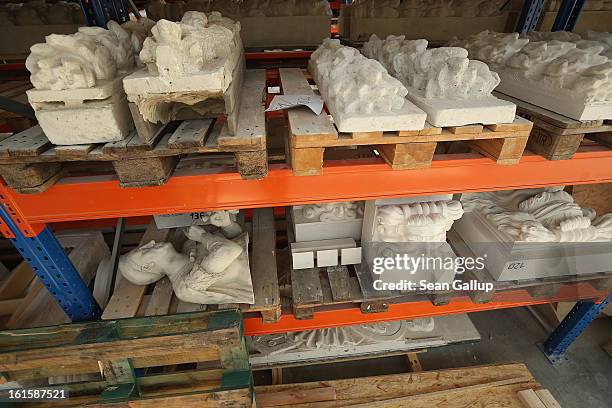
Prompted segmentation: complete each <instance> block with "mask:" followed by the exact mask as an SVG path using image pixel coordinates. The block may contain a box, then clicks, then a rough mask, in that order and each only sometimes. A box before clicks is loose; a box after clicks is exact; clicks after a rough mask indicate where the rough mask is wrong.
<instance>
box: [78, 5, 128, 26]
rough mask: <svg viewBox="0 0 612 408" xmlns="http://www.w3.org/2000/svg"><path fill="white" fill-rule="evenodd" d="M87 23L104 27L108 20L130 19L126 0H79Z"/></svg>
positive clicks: (122, 20)
mask: <svg viewBox="0 0 612 408" xmlns="http://www.w3.org/2000/svg"><path fill="white" fill-rule="evenodd" d="M79 4H80V5H81V10H82V11H83V14H85V18H86V19H87V24H89V25H97V26H99V27H103V28H106V24H107V23H108V22H109V20H115V21H117V22H118V23H125V22H126V21H129V19H130V6H129V3H128V1H127V0H79Z"/></svg>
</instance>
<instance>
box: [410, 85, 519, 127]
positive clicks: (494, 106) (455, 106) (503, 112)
mask: <svg viewBox="0 0 612 408" xmlns="http://www.w3.org/2000/svg"><path fill="white" fill-rule="evenodd" d="M407 98H409V99H410V100H411V101H412V102H414V104H415V105H416V106H418V107H419V108H421V109H423V110H424V111H425V112H427V122H429V123H430V124H432V125H433V126H438V127H445V126H465V125H472V124H476V123H482V124H483V125H491V124H494V123H512V122H513V121H514V116H515V114H516V105H515V104H513V103H512V102H508V101H504V100H501V99H497V98H496V97H494V96H491V95H487V96H484V97H482V98H478V99H466V100H450V99H425V98H422V97H420V96H418V95H414V94H410V93H409V94H408V96H407Z"/></svg>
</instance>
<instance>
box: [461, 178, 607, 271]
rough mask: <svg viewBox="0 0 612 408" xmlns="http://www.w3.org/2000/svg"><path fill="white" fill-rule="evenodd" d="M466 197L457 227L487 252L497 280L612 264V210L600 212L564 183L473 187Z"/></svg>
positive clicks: (476, 247)
mask: <svg viewBox="0 0 612 408" xmlns="http://www.w3.org/2000/svg"><path fill="white" fill-rule="evenodd" d="M461 200H462V202H463V204H464V207H465V209H466V214H465V216H464V217H463V218H462V219H461V220H459V221H458V222H457V223H455V225H454V227H453V228H454V229H455V230H456V232H457V233H458V234H459V235H460V236H461V238H462V239H463V240H464V241H465V243H466V244H467V245H468V246H469V247H470V249H471V250H472V252H473V253H474V254H476V255H477V256H484V254H485V253H486V254H487V256H486V257H485V260H484V263H485V265H486V268H487V269H488V271H489V273H490V274H491V276H493V277H494V278H495V279H497V280H501V281H505V280H515V279H533V278H543V277H550V276H563V275H575V274H589V273H598V272H605V271H607V270H609V265H610V263H611V262H612V214H605V215H603V216H601V217H596V214H595V212H594V211H593V210H592V209H589V208H582V207H580V206H579V205H578V204H576V203H575V202H574V200H573V198H572V197H571V195H569V194H568V193H567V192H565V191H563V190H562V188H552V187H551V188H546V189H528V190H515V191H503V192H502V191H499V192H489V193H472V194H464V196H463V197H462V199H461ZM517 262H518V263H517ZM517 265H518V266H520V267H517Z"/></svg>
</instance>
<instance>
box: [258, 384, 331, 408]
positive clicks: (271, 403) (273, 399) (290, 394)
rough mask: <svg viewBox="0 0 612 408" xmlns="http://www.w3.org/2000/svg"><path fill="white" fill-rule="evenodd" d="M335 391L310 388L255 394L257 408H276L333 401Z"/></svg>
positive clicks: (324, 388) (325, 388)
mask: <svg viewBox="0 0 612 408" xmlns="http://www.w3.org/2000/svg"><path fill="white" fill-rule="evenodd" d="M335 399H336V390H334V389H333V388H332V387H319V388H311V389H308V390H303V391H300V390H285V391H279V392H267V393H257V406H259V407H277V406H281V405H293V404H305V403H309V402H310V403H312V402H321V401H334V400H335Z"/></svg>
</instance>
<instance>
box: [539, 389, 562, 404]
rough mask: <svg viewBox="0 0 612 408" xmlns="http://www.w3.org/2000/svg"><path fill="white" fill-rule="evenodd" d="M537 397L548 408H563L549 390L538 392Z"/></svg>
mask: <svg viewBox="0 0 612 408" xmlns="http://www.w3.org/2000/svg"><path fill="white" fill-rule="evenodd" d="M535 393H536V395H537V396H538V398H540V401H542V403H543V404H544V406H545V407H546V408H561V404H559V403H558V402H557V400H556V399H555V397H553V395H552V394H551V393H550V391H548V390H547V389H542V390H536V392H535Z"/></svg>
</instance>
